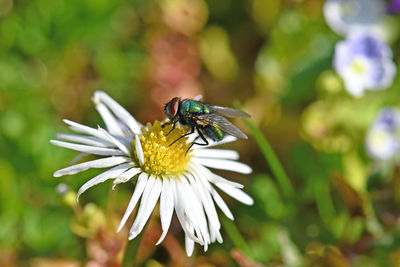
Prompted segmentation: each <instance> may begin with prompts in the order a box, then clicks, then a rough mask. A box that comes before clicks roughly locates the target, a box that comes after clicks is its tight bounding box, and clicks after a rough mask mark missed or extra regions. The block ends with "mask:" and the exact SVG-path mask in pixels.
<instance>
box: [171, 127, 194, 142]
mask: <svg viewBox="0 0 400 267" xmlns="http://www.w3.org/2000/svg"><path fill="white" fill-rule="evenodd" d="M174 127H175V125H174ZM172 130H173V129H172ZM172 130H171V131H172ZM171 131H170V132H171ZM192 133H194V127H193V128H192V129H191V130H190V132H188V133H185V134H184V135H182V136H181V137H179V138H178V139H176V140H175V141H174V142H172V143H171V144H169V145H168V147H170V146H172V145H173V144H175V143H176V142H177V141H178V140H180V139H182V138H184V137H186V136H188V135H191V134H192ZM168 134H169V133H168ZM168 134H167V135H168Z"/></svg>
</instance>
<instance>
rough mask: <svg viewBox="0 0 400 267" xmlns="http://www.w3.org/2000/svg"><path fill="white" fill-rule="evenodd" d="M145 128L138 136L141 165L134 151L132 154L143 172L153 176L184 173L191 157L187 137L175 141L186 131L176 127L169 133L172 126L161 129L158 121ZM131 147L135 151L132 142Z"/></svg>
mask: <svg viewBox="0 0 400 267" xmlns="http://www.w3.org/2000/svg"><path fill="white" fill-rule="evenodd" d="M146 126H147V129H146V128H145V127H142V133H143V135H142V136H139V139H140V144H141V145H142V149H143V156H144V157H143V158H144V163H143V164H142V165H141V164H140V163H139V160H138V158H137V152H136V151H135V153H134V160H135V162H136V163H138V164H139V165H140V167H141V168H142V169H143V171H145V172H147V173H149V174H153V175H162V174H174V173H179V172H182V171H184V170H185V168H186V165H187V164H188V163H189V161H190V158H191V157H192V155H190V152H191V151H192V149H191V150H189V151H188V149H189V146H190V143H187V139H188V138H187V137H184V138H181V139H179V140H178V141H176V140H177V139H178V138H180V137H181V136H182V135H184V134H185V133H186V132H187V131H186V130H185V129H183V128H178V127H176V128H175V129H174V130H173V131H172V132H170V131H171V129H172V125H165V127H164V128H162V127H161V123H160V122H159V121H155V122H154V124H153V125H152V124H151V123H148V124H147V125H146ZM168 133H169V134H168ZM167 134H168V135H167ZM174 141H176V142H174ZM172 143H173V144H172ZM171 144H172V145H171ZM132 145H133V148H134V150H135V141H133V142H132Z"/></svg>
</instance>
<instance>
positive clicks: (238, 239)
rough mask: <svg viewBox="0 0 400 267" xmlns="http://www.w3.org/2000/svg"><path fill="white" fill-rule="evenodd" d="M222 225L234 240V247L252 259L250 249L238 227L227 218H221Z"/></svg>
mask: <svg viewBox="0 0 400 267" xmlns="http://www.w3.org/2000/svg"><path fill="white" fill-rule="evenodd" d="M221 223H222V225H223V226H224V229H225V231H226V233H227V234H228V236H229V237H230V239H231V240H232V242H233V245H234V246H235V247H236V248H238V249H240V250H241V251H242V252H243V253H245V254H246V255H247V256H249V257H250V258H251V255H250V249H249V247H248V246H247V243H246V241H245V240H244V238H243V236H242V234H241V233H240V231H239V229H238V228H237V227H236V225H235V224H234V223H233V222H232V221H231V220H229V219H228V218H225V217H222V218H221Z"/></svg>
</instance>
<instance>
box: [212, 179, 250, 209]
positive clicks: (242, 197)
mask: <svg viewBox="0 0 400 267" xmlns="http://www.w3.org/2000/svg"><path fill="white" fill-rule="evenodd" d="M215 185H216V186H218V187H219V189H221V190H222V191H224V192H225V193H227V194H228V195H230V196H231V197H233V198H234V199H236V200H238V201H240V202H242V203H244V204H246V205H253V204H254V200H253V199H252V198H251V197H250V196H249V195H248V194H246V193H245V192H243V191H242V190H240V189H237V188H234V187H232V186H230V185H228V184H223V183H216V184H215Z"/></svg>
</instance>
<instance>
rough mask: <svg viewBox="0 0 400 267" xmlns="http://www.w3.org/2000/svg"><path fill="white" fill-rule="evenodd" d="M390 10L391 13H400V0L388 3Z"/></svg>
mask: <svg viewBox="0 0 400 267" xmlns="http://www.w3.org/2000/svg"><path fill="white" fill-rule="evenodd" d="M388 12H389V13H399V12H400V0H393V1H392V2H391V3H390V4H389V5H388Z"/></svg>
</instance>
